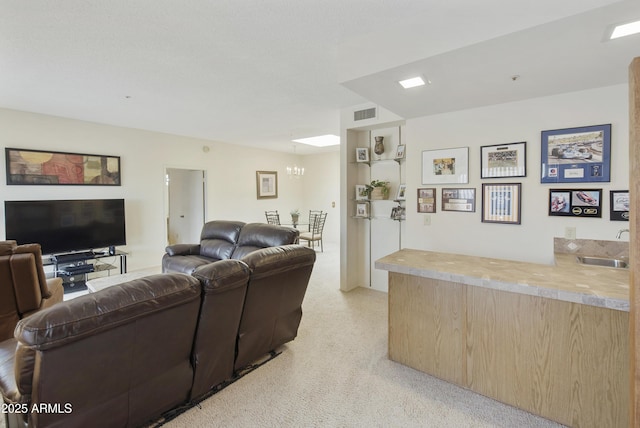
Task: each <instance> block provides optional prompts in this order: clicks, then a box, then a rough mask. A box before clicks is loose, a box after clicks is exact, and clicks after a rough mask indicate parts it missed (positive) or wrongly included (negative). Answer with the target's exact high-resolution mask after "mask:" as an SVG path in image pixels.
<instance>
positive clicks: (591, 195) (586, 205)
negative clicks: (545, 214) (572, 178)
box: [549, 189, 602, 217]
mask: <svg viewBox="0 0 640 428" xmlns="http://www.w3.org/2000/svg"><path fill="white" fill-rule="evenodd" d="M549 215H550V216H569V217H602V189H550V190H549Z"/></svg>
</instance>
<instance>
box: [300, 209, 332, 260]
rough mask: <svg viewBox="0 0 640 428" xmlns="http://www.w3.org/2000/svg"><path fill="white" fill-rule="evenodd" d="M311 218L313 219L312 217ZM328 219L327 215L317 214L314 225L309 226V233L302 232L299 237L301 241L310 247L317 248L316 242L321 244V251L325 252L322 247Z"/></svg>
mask: <svg viewBox="0 0 640 428" xmlns="http://www.w3.org/2000/svg"><path fill="white" fill-rule="evenodd" d="M310 218H311V217H310ZM326 218H327V213H323V214H317V215H315V216H314V217H313V223H310V224H309V232H302V233H301V234H300V236H299V239H300V240H305V241H307V244H308V246H309V247H311V246H313V247H315V245H316V242H320V251H322V252H324V246H323V245H322V231H323V229H324V223H325V220H326Z"/></svg>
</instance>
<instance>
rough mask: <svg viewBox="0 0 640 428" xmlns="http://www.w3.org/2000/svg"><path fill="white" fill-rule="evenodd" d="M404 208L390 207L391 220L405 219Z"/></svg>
mask: <svg viewBox="0 0 640 428" xmlns="http://www.w3.org/2000/svg"><path fill="white" fill-rule="evenodd" d="M406 218H407V216H406V210H405V208H404V207H401V206H397V207H393V208H392V209H391V219H392V220H406Z"/></svg>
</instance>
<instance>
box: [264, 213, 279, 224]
mask: <svg viewBox="0 0 640 428" xmlns="http://www.w3.org/2000/svg"><path fill="white" fill-rule="evenodd" d="M264 215H265V216H266V217H267V223H268V224H276V225H278V226H280V214H278V211H277V210H276V211H265V212H264Z"/></svg>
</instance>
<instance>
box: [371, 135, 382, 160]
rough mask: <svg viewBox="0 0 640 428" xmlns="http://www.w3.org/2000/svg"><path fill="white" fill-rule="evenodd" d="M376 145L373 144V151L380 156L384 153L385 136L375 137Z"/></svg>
mask: <svg viewBox="0 0 640 428" xmlns="http://www.w3.org/2000/svg"><path fill="white" fill-rule="evenodd" d="M375 139H376V145H375V146H373V153H375V154H377V155H378V156H380V155H381V154H383V153H384V137H375Z"/></svg>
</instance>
